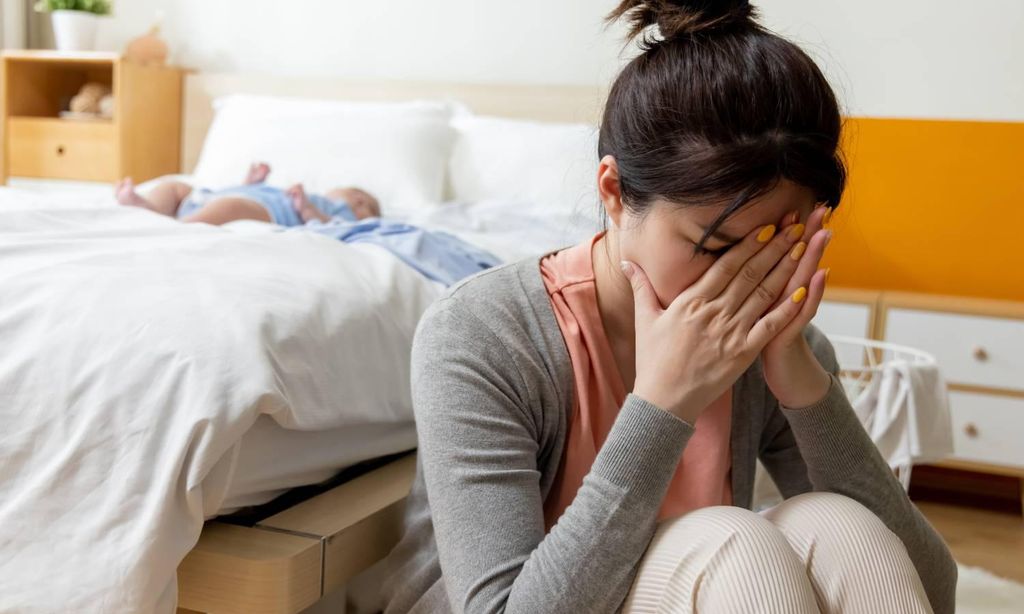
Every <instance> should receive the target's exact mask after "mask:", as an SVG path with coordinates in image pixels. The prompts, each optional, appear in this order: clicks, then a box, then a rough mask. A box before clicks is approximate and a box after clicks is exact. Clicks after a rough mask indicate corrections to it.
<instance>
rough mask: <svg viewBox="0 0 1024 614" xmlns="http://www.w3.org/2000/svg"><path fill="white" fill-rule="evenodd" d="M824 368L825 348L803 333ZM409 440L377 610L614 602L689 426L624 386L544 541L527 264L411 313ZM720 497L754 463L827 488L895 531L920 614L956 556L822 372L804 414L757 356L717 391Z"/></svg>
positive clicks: (537, 304)
mask: <svg viewBox="0 0 1024 614" xmlns="http://www.w3.org/2000/svg"><path fill="white" fill-rule="evenodd" d="M805 334H806V335H807V337H808V340H809V342H810V344H811V347H812V348H813V349H814V352H815V354H816V356H817V357H818V360H819V361H821V363H822V365H823V366H824V367H825V368H826V369H828V370H829V371H830V372H832V373H835V372H836V370H837V365H836V359H835V355H834V352H833V350H832V347H831V345H830V344H829V342H828V341H827V340H826V338H825V337H824V335H822V334H821V333H820V332H818V331H817V330H816V329H814V328H813V327H809V328H808V329H807V331H806V333H805ZM412 394H413V406H414V409H415V414H416V424H417V430H418V435H419V458H418V461H417V472H416V479H415V482H414V484H413V488H412V492H411V493H410V496H409V499H408V500H407V508H406V512H405V520H404V523H405V533H404V535H403V537H402V539H401V541H400V542H399V543H398V545H397V546H396V547H395V549H394V550H393V551H392V552H391V554H390V555H389V557H388V559H387V560H386V561H385V564H384V565H385V573H386V574H387V577H386V580H385V582H384V583H383V586H382V593H381V599H382V603H383V604H384V607H385V610H386V612H388V613H389V614H392V613H405V612H416V613H425V614H444V613H447V612H472V613H477V612H488V613H490V612H507V613H512V612H516V613H519V612H523V613H530V614H540V613H544V612H587V613H601V612H615V611H617V610H618V609H619V607H620V606H621V605H622V602H623V601H624V599H625V597H626V594H627V593H628V591H629V588H630V586H631V584H632V581H633V578H634V576H635V574H636V570H637V565H638V563H639V561H640V559H641V558H642V557H643V554H644V551H645V550H646V548H647V545H648V543H649V541H650V539H651V537H652V535H653V533H654V529H655V521H656V516H657V512H658V509H659V507H660V505H661V501H662V498H663V497H664V494H665V491H666V489H667V488H668V484H669V481H670V480H671V478H672V475H673V472H674V471H675V468H676V465H677V463H678V461H679V459H680V457H681V455H682V452H683V449H684V448H685V446H686V443H687V441H688V440H689V438H690V436H691V435H692V434H693V427H691V426H690V425H689V424H688V423H686V422H685V421H683V420H680V419H679V418H677V417H676V416H674V415H672V414H670V413H668V412H666V411H663V410H661V409H659V408H658V407H655V406H653V405H651V404H650V403H647V402H645V401H644V400H642V399H640V398H638V397H636V396H633V395H630V396H629V397H628V398H627V399H626V402H625V404H624V405H623V407H622V409H621V411H620V412H619V415H618V417H617V418H616V421H615V424H614V425H613V427H612V430H611V432H610V433H609V435H608V437H607V439H606V440H605V443H604V445H603V446H602V448H601V450H600V452H599V453H598V455H597V458H596V460H595V462H594V465H593V467H592V468H591V470H590V473H589V474H588V475H587V477H586V478H585V479H584V482H583V486H582V487H581V488H580V490H579V492H578V493H577V495H576V498H575V500H574V501H573V503H572V505H570V506H569V507H568V508H567V509H566V511H565V513H564V515H563V516H562V517H561V519H560V520H559V521H558V523H557V524H556V525H555V526H554V527H553V528H552V530H551V532H550V533H548V534H546V535H545V533H544V515H543V509H542V502H543V501H544V498H545V497H546V496H547V494H548V492H549V490H550V489H551V484H552V480H553V479H554V477H555V473H556V471H557V469H558V466H559V463H560V461H561V458H562V446H563V445H564V442H565V439H566V430H567V427H568V417H569V415H570V410H571V408H572V403H573V394H574V383H573V374H572V367H571V364H570V361H569V354H568V351H567V349H566V347H565V342H564V341H563V339H562V334H561V331H560V329H559V327H558V323H557V321H556V320H555V316H554V312H553V310H552V308H551V303H550V300H549V298H548V295H547V292H546V290H545V288H544V283H543V280H542V279H541V276H540V267H539V261H538V259H536V258H533V259H529V260H526V261H522V262H519V263H516V264H511V265H507V266H504V267H500V268H497V269H491V270H490V271H486V272H484V273H482V274H480V275H477V276H476V277H473V278H470V279H469V280H467V281H465V282H463V283H462V284H460V285H457V286H455V287H453V288H452V289H450V290H449V292H448V293H447V295H446V296H445V297H444V298H442V299H440V300H439V301H438V302H437V303H435V304H434V305H433V306H431V308H430V309H428V311H427V313H426V314H425V315H424V317H423V319H422V320H421V322H420V324H419V328H418V329H417V332H416V338H415V341H414V343H413V352H412ZM731 445H732V491H733V492H732V497H733V504H734V505H736V506H739V507H744V508H749V507H750V505H751V497H752V493H753V483H754V468H755V462H756V459H757V458H760V459H761V461H762V463H763V464H764V465H765V467H766V469H767V470H768V472H769V473H770V474H771V476H772V478H773V479H774V480H775V483H776V484H777V485H778V487H779V489H780V491H781V492H782V494H783V496H785V497H792V496H794V495H797V494H800V493H803V492H808V491H811V490H819V491H831V492H835V493H840V494H843V495H846V496H848V497H851V498H853V499H855V500H856V501H859V502H860V503H861V504H863V505H864V506H866V507H867V508H868V509H870V510H871V511H873V512H874V513H875V514H876V515H877V516H878V517H879V518H880V519H881V520H882V521H883V522H884V523H885V524H886V526H888V527H889V528H890V529H891V530H892V531H893V532H894V533H895V534H896V535H897V536H899V538H900V539H901V540H902V541H903V543H904V545H905V546H906V548H907V551H908V552H909V554H910V558H911V560H912V561H913V563H914V566H915V567H916V568H917V572H918V574H919V575H920V577H921V580H922V582H923V584H924V588H925V590H926V592H927V594H928V598H929V600H930V601H931V605H932V608H933V609H934V611H935V612H936V614H947V613H951V612H953V610H954V593H955V588H956V564H955V563H954V561H953V559H952V557H951V556H950V553H949V551H948V550H947V548H946V546H945V544H944V543H943V541H942V539H941V538H940V537H939V535H938V534H937V533H936V532H935V531H934V530H933V529H932V527H931V526H930V525H929V524H928V521H927V520H925V518H924V517H923V516H922V515H921V514H920V513H919V512H918V511H917V508H915V507H914V506H913V504H911V502H910V500H909V499H908V498H907V495H906V493H905V492H904V491H903V488H902V487H901V486H900V484H899V482H898V481H897V480H896V478H895V477H894V476H893V473H892V471H890V469H889V467H888V466H887V465H886V463H885V461H884V460H883V459H882V457H881V455H880V454H879V453H878V451H877V450H876V448H875V447H874V445H873V444H872V443H871V440H870V439H869V438H868V436H867V434H866V433H865V431H864V429H863V428H862V427H861V425H860V423H859V421H858V419H857V417H856V415H855V414H854V412H853V410H852V408H851V407H850V404H849V401H848V400H847V398H846V396H845V394H844V392H843V390H842V386H841V385H840V384H839V380H838V379H836V378H835V377H834V376H833V381H832V388H831V389H830V391H829V392H828V394H827V395H826V397H825V398H824V399H823V400H822V401H820V402H819V403H817V404H816V405H814V406H811V407H808V408H804V409H798V410H790V409H786V408H780V407H779V404H778V402H777V401H776V400H775V398H774V397H773V396H772V394H771V393H770V392H769V391H768V388H767V385H766V384H765V381H764V377H763V375H762V371H761V364H760V361H758V362H755V363H754V364H753V365H752V366H751V367H750V368H749V369H748V370H747V372H746V373H745V374H744V375H743V376H742V377H741V378H740V379H739V380H738V381H737V382H736V384H735V385H734V387H733V408H732V431H731Z"/></svg>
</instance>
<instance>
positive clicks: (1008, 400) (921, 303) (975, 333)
mask: <svg viewBox="0 0 1024 614" xmlns="http://www.w3.org/2000/svg"><path fill="white" fill-rule="evenodd" d="M880 315H881V317H880V322H879V323H880V327H879V333H880V334H881V337H880V338H882V339H884V340H886V341H890V342H892V343H898V344H901V345H909V346H912V347H916V348H920V349H922V350H925V351H927V352H929V353H931V354H933V355H934V356H935V358H936V359H937V360H938V363H939V367H940V368H941V369H942V374H943V376H944V377H945V378H946V381H947V382H948V384H949V390H950V395H949V396H950V410H951V412H952V417H953V437H954V448H955V450H956V452H955V455H954V458H953V459H951V460H950V461H949V462H947V463H943V464H944V465H948V466H951V467H957V468H962V469H970V470H974V471H981V472H983V473H995V474H1000V475H1010V476H1017V477H1022V478H1024V303H1014V302H1008V301H992V300H981V299H965V298H958V297H942V296H931V295H921V294H904V293H894V292H887V293H885V294H884V295H883V299H882V310H881V314H880Z"/></svg>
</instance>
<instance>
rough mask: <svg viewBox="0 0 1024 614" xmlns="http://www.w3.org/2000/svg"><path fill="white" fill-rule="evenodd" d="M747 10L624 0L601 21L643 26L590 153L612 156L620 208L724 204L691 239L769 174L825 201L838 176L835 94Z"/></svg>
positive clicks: (834, 201) (759, 189)
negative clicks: (657, 202) (656, 203)
mask: <svg viewBox="0 0 1024 614" xmlns="http://www.w3.org/2000/svg"><path fill="white" fill-rule="evenodd" d="M755 16H756V14H755V11H754V9H753V7H751V6H750V4H749V3H748V2H746V1H745V0H720V1H716V0H691V1H683V2H672V1H669V0H648V1H643V0H640V1H637V0H625V1H624V2H622V3H621V4H620V5H619V6H618V8H616V9H615V10H614V11H612V13H611V14H610V15H609V16H608V18H607V20H608V21H609V22H613V21H615V20H617V19H619V18H622V17H625V18H626V19H628V23H629V24H630V26H631V30H630V32H629V35H628V37H627V41H629V40H633V39H635V38H637V37H638V36H640V35H641V34H643V36H642V38H641V39H640V46H641V49H642V50H643V52H642V53H641V54H640V55H639V56H637V57H636V58H634V59H633V60H632V61H631V62H629V64H627V65H626V67H625V68H623V70H622V72H621V73H620V74H619V76H618V77H617V78H616V79H615V83H614V84H613V85H612V88H611V91H610V93H609V95H608V101H607V103H606V105H605V109H604V117H603V119H602V122H601V133H600V139H599V142H598V153H599V155H600V156H601V157H604V156H605V155H611V156H613V157H614V158H615V160H616V162H617V164H618V169H619V182H620V187H621V190H622V201H623V206H625V207H626V208H628V209H629V210H630V211H632V212H635V213H641V214H642V213H644V212H645V211H646V210H647V208H648V207H649V206H650V204H651V202H652V201H653V200H655V199H658V198H661V199H664V200H667V201H670V202H673V203H680V204H684V205H712V204H715V205H720V204H723V203H728V206H727V207H726V209H725V211H723V213H722V214H721V215H720V216H719V217H718V218H717V219H716V220H715V222H714V223H713V224H712V225H711V226H710V228H709V229H708V231H707V233H705V235H704V237H702V238H701V241H700V245H701V246H702V245H703V244H704V242H705V241H706V240H707V238H708V237H709V236H710V235H711V234H712V233H713V232H714V231H715V230H716V229H717V228H718V227H719V226H720V225H721V224H722V222H724V221H725V220H726V219H728V218H729V216H730V215H732V214H733V213H735V212H736V211H738V210H740V209H741V208H742V207H744V206H745V205H746V204H748V203H749V202H750V201H751V200H753V199H755V198H757V197H759V196H761V195H764V194H765V193H767V192H769V191H771V190H772V189H773V188H774V187H775V185H776V184H777V183H778V181H779V180H781V179H789V180H791V181H793V182H794V183H796V184H799V185H802V186H805V187H806V188H808V189H810V190H811V191H812V192H813V193H814V195H815V197H816V198H817V199H818V201H819V202H824V203H825V204H826V205H828V206H830V207H836V206H837V205H838V204H839V198H840V196H841V195H842V192H843V186H844V184H845V182H846V168H845V166H844V164H843V160H842V157H841V154H840V151H839V135H840V130H841V127H842V121H841V119H840V115H839V106H838V104H837V102H836V97H835V94H834V93H833V92H832V89H831V88H830V87H829V84H828V82H827V81H826V80H825V77H824V75H822V73H821V71H820V70H819V69H818V67H817V66H816V65H815V64H814V61H813V60H811V58H810V57H808V56H807V54H806V53H804V52H803V51H802V50H801V49H800V48H799V47H797V46H796V45H795V44H793V43H791V42H789V41H787V40H785V39H784V38H782V37H780V36H778V35H776V34H774V33H772V32H770V31H768V30H767V29H765V28H763V27H762V26H760V25H759V24H758V23H757V22H756V21H754V18H755ZM652 26H656V29H657V31H658V36H655V35H654V33H653V32H652V30H654V29H655V28H653V27H652Z"/></svg>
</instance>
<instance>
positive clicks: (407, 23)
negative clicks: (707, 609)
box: [100, 0, 1024, 120]
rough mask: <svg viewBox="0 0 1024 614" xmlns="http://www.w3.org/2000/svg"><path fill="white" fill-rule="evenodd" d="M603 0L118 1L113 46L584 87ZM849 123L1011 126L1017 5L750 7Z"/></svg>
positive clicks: (235, 66) (252, 65)
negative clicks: (160, 21) (159, 39)
mask: <svg viewBox="0 0 1024 614" xmlns="http://www.w3.org/2000/svg"><path fill="white" fill-rule="evenodd" d="M615 4H617V2H616V0H518V1H515V2H508V1H501V0H430V1H428V2H424V1H422V0H364V1H355V0H248V1H246V2H244V3H243V2H240V1H238V0H234V1H229V0H120V2H115V7H116V11H117V17H116V19H114V20H110V21H109V22H108V23H107V24H105V25H104V27H103V29H102V30H101V36H100V38H101V45H102V46H103V47H104V48H111V49H116V48H120V47H121V46H122V45H123V44H124V42H125V41H126V40H128V39H129V38H131V37H132V36H134V35H136V34H139V33H141V32H143V31H145V30H146V28H147V27H148V26H149V25H150V24H151V23H152V22H153V21H154V20H155V16H156V14H157V13H158V12H163V13H164V30H165V36H166V37H167V38H168V40H169V41H170V43H171V45H172V49H173V50H174V52H175V60H176V61H177V62H178V63H180V64H183V65H185V66H188V67H191V68H195V69H198V70H201V71H242V72H257V73H269V74H291V75H324V76H338V77H353V78H387V79H413V80H441V81H458V82H483V83H486V82H502V83H542V84H577V85H597V84H602V83H605V82H607V81H608V80H609V79H611V78H612V77H613V76H614V75H615V73H616V71H617V69H618V67H619V66H620V63H621V59H620V57H619V51H620V49H621V46H622V45H621V33H622V29H621V28H619V27H614V28H611V29H608V30H605V29H604V27H603V25H602V17H603V16H604V15H605V14H606V13H607V12H608V11H609V10H610V9H611V8H612V7H613V6H614V5H615ZM755 4H756V5H757V6H760V7H761V11H762V14H763V15H764V23H766V24H767V25H769V26H770V27H772V28H774V29H776V30H777V31H779V32H782V33H784V34H787V35H789V36H791V37H793V38H794V39H795V40H797V41H798V42H800V43H801V44H803V45H804V47H805V48H806V49H807V50H808V51H809V52H811V53H812V55H814V57H815V58H816V59H818V60H819V61H820V63H821V64H822V65H823V66H824V67H825V71H826V73H827V74H828V75H829V77H830V79H831V80H832V81H833V83H834V85H835V86H836V88H837V89H838V90H839V92H840V95H841V98H842V100H843V101H844V104H845V106H846V108H847V110H848V111H849V112H850V113H851V114H857V115H870V116H898V117H938V118H970V119H1009V120H1024V1H1022V0H972V1H971V2H963V1H962V0H762V1H761V2H757V1H756V0H755Z"/></svg>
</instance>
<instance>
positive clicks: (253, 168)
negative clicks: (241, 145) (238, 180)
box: [245, 162, 270, 185]
mask: <svg viewBox="0 0 1024 614" xmlns="http://www.w3.org/2000/svg"><path fill="white" fill-rule="evenodd" d="M269 174H270V165H269V164H267V163H266V162H253V163H252V164H250V165H249V172H248V173H246V175H245V185H253V184H255V183H263V182H264V181H266V180H267V175H269Z"/></svg>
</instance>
